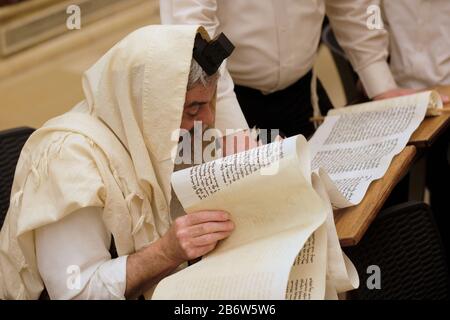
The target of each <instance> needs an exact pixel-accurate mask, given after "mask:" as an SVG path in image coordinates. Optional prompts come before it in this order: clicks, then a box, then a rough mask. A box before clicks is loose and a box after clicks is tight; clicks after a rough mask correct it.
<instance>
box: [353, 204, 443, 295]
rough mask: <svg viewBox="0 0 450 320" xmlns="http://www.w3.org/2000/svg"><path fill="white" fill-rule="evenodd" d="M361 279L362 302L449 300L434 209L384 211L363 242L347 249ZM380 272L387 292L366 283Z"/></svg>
mask: <svg viewBox="0 0 450 320" xmlns="http://www.w3.org/2000/svg"><path fill="white" fill-rule="evenodd" d="M345 251H346V253H347V254H348V256H349V257H350V259H352V261H353V263H354V264H355V267H356V269H357V270H358V274H359V276H360V280H361V281H360V287H359V289H357V290H355V291H353V292H352V294H351V298H352V299H357V300H388V299H389V300H390V299H395V300H441V299H445V300H446V299H449V296H450V295H449V292H450V291H449V288H450V286H449V283H450V282H449V273H448V266H447V260H446V256H445V251H444V248H443V244H442V242H441V238H440V234H439V231H438V229H437V226H436V224H435V221H434V219H433V214H432V212H431V210H430V208H429V206H428V205H426V204H424V203H421V202H408V203H405V204H401V205H397V206H394V207H392V208H389V209H387V210H384V211H382V212H381V213H380V214H379V216H378V217H377V218H376V219H375V221H374V223H373V224H372V225H371V226H370V228H369V230H368V232H367V233H366V234H365V236H364V237H363V239H362V240H361V242H360V243H359V244H358V245H357V246H355V247H351V248H346V249H345ZM371 265H376V266H378V267H379V268H380V274H381V289H379V290H378V289H372V290H370V289H369V288H368V286H367V285H366V283H367V279H368V278H369V277H370V276H371V275H372V273H371V272H369V273H368V272H367V268H368V267H369V266H371Z"/></svg>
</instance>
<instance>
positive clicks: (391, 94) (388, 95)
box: [373, 88, 420, 100]
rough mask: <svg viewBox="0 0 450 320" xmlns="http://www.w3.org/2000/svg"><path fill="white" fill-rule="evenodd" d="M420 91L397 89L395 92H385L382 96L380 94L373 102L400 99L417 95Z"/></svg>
mask: <svg viewBox="0 0 450 320" xmlns="http://www.w3.org/2000/svg"><path fill="white" fill-rule="evenodd" d="M419 91H420V90H416V89H405V88H396V89H393V90H389V91H386V92H383V93H382V94H379V95H378V96H376V97H374V98H373V100H383V99H389V98H395V97H400V96H407V95H410V94H414V93H417V92H419Z"/></svg>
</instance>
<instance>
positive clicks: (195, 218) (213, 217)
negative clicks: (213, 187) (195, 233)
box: [185, 211, 231, 226]
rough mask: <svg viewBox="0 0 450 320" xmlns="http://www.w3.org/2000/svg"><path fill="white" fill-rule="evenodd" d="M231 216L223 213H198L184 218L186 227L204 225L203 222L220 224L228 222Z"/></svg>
mask: <svg viewBox="0 0 450 320" xmlns="http://www.w3.org/2000/svg"><path fill="white" fill-rule="evenodd" d="M230 218H231V216H230V214H229V213H228V212H225V211H199V212H194V213H190V214H188V215H186V216H185V220H186V224H187V225H188V226H192V225H196V224H200V223H205V222H214V221H217V222H221V221H228V220H230Z"/></svg>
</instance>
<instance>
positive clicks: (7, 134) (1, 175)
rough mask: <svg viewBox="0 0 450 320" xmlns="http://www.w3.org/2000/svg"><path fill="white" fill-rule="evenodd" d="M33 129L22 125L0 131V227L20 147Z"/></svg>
mask: <svg viewBox="0 0 450 320" xmlns="http://www.w3.org/2000/svg"><path fill="white" fill-rule="evenodd" d="M33 131H34V129H32V128H27V127H22V128H15V129H10V130H6V131H0V228H1V226H2V225H3V221H4V219H5V215H6V212H7V211H8V208H9V200H10V196H11V187H12V183H13V180H14V173H15V171H16V165H17V161H18V160H19V156H20V152H21V151H22V147H23V145H24V144H25V142H26V141H27V139H28V137H29V136H30V135H31V134H32V133H33Z"/></svg>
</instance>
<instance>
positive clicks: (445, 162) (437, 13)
mask: <svg viewBox="0 0 450 320" xmlns="http://www.w3.org/2000/svg"><path fill="white" fill-rule="evenodd" d="M381 7H382V11H383V16H384V21H385V27H386V29H387V30H388V31H389V36H390V65H391V70H392V73H393V75H394V78H395V80H396V81H397V83H398V84H399V85H400V86H402V87H405V88H413V89H418V90H421V89H431V88H434V87H436V86H450V19H449V17H450V1H448V0H433V1H426V0H396V1H385V0H382V1H381ZM441 96H442V98H443V100H444V102H448V101H449V98H448V97H446V96H444V95H441ZM449 142H450V130H449V129H447V131H446V132H445V133H444V134H442V135H441V137H440V138H439V139H438V141H436V142H435V143H434V144H433V146H432V147H431V150H429V153H428V159H427V164H428V166H427V186H428V189H429V191H430V202H431V208H432V210H433V213H434V214H435V217H436V221H437V224H438V226H439V228H440V232H441V235H442V237H443V239H444V243H448V240H450V237H449V233H450V232H449V230H448V226H449V218H448V216H449V215H450V204H449V200H448V196H449V187H448V184H449V182H450V145H449ZM445 240H446V241H445ZM446 249H447V255H449V252H450V250H449V248H448V247H447V248H446Z"/></svg>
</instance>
